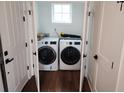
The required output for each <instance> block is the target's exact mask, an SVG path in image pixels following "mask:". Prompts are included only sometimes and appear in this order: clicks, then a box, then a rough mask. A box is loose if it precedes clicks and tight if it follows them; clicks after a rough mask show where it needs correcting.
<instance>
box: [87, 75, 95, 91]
mask: <svg viewBox="0 0 124 93" xmlns="http://www.w3.org/2000/svg"><path fill="white" fill-rule="evenodd" d="M87 81H88V84H89V87H90V90H91V92H96V90H95V89H94V88H93V87H92V85H91V83H90V80H89V77H87Z"/></svg>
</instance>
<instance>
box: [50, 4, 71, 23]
mask: <svg viewBox="0 0 124 93" xmlns="http://www.w3.org/2000/svg"><path fill="white" fill-rule="evenodd" d="M55 4H60V5H62V4H63V5H65V4H69V5H70V22H62V21H60V22H59V21H58V22H55V21H54V9H53V8H54V5H55ZM51 10H52V11H51V18H52V19H51V20H52V23H53V24H71V23H72V4H71V3H52V4H51Z"/></svg>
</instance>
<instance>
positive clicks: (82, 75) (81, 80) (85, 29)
mask: <svg viewBox="0 0 124 93" xmlns="http://www.w3.org/2000/svg"><path fill="white" fill-rule="evenodd" d="M87 11H88V2H87V1H85V3H84V18H83V19H84V21H83V33H82V37H83V38H82V50H81V51H82V53H81V70H80V86H79V91H80V92H81V91H82V87H83V80H84V72H85V71H84V62H83V60H84V59H83V54H84V47H85V46H84V43H85V34H86V31H87V17H88V13H87Z"/></svg>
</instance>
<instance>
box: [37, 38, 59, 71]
mask: <svg viewBox="0 0 124 93" xmlns="http://www.w3.org/2000/svg"><path fill="white" fill-rule="evenodd" d="M58 41H59V38H54V37H46V38H44V39H42V40H40V41H38V57H39V69H40V70H47V71H57V70H58Z"/></svg>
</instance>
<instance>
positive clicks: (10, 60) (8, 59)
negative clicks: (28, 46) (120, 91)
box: [5, 58, 14, 64]
mask: <svg viewBox="0 0 124 93" xmlns="http://www.w3.org/2000/svg"><path fill="white" fill-rule="evenodd" d="M13 60H14V58H11V59H10V58H7V59H6V60H5V62H6V64H8V63H10V62H12V61H13Z"/></svg>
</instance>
